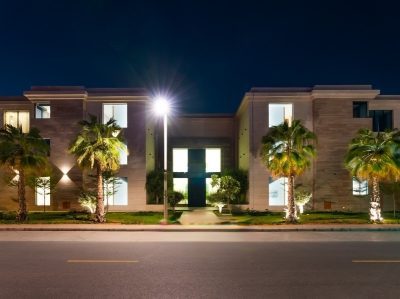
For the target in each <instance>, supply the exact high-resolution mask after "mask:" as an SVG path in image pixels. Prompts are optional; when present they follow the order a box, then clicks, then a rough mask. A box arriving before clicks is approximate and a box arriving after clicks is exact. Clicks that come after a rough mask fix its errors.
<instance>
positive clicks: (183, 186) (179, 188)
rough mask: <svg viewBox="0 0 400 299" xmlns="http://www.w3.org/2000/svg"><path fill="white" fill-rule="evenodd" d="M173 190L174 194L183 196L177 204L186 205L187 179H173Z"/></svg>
mask: <svg viewBox="0 0 400 299" xmlns="http://www.w3.org/2000/svg"><path fill="white" fill-rule="evenodd" d="M173 185H174V186H173V189H174V191H176V192H180V193H182V194H183V196H184V198H183V199H182V200H181V201H180V202H179V203H178V204H187V201H188V179H187V178H174V180H173Z"/></svg>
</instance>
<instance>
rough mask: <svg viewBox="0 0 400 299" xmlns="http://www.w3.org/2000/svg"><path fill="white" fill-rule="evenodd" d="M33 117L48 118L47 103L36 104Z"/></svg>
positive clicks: (48, 106) (48, 108)
mask: <svg viewBox="0 0 400 299" xmlns="http://www.w3.org/2000/svg"><path fill="white" fill-rule="evenodd" d="M35 117H36V118H50V104H49V103H37V104H36V105H35Z"/></svg>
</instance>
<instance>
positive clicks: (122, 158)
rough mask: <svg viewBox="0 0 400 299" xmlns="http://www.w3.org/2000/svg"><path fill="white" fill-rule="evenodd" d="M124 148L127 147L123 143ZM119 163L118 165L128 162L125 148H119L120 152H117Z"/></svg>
mask: <svg viewBox="0 0 400 299" xmlns="http://www.w3.org/2000/svg"><path fill="white" fill-rule="evenodd" d="M125 148H126V149H127V147H126V144H125ZM119 164H120V165H127V164H128V152H127V150H123V149H121V150H120V152H119Z"/></svg>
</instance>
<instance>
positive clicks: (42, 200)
mask: <svg viewBox="0 0 400 299" xmlns="http://www.w3.org/2000/svg"><path fill="white" fill-rule="evenodd" d="M35 195H36V196H35V197H36V205H38V206H49V205H50V177H39V178H37V179H36V187H35Z"/></svg>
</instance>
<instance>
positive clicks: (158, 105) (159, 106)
mask: <svg viewBox="0 0 400 299" xmlns="http://www.w3.org/2000/svg"><path fill="white" fill-rule="evenodd" d="M154 111H155V112H156V113H157V114H158V115H160V116H161V115H162V116H163V122H164V188H163V189H164V215H163V220H162V221H161V223H163V224H168V189H167V184H168V183H167V180H168V112H169V103H168V101H167V99H165V98H163V97H161V96H158V97H157V98H156V99H155V101H154Z"/></svg>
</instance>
